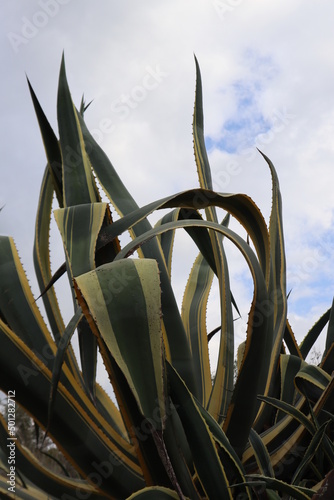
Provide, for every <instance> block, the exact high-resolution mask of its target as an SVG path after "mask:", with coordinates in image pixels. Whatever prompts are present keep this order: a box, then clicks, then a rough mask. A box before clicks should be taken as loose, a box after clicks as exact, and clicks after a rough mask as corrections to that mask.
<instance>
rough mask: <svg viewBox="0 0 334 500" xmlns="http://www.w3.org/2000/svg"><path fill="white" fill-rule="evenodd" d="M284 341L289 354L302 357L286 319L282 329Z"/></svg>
mask: <svg viewBox="0 0 334 500" xmlns="http://www.w3.org/2000/svg"><path fill="white" fill-rule="evenodd" d="M284 342H285V343H286V346H287V348H288V349H289V351H290V354H292V355H293V356H297V357H299V358H300V359H304V358H303V355H302V353H301V350H300V349H299V346H298V344H297V340H296V337H295V335H294V333H293V331H292V328H291V325H290V323H289V321H288V320H286V326H285V331H284Z"/></svg>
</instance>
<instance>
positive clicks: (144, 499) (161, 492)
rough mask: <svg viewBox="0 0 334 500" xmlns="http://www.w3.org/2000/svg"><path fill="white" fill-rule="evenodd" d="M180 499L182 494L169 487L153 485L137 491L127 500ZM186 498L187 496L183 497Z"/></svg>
mask: <svg viewBox="0 0 334 500" xmlns="http://www.w3.org/2000/svg"><path fill="white" fill-rule="evenodd" d="M171 498H172V499H176V500H178V499H179V498H180V496H179V495H178V494H177V493H175V491H172V490H170V489H168V488H163V487H160V486H151V487H149V488H144V489H142V490H140V491H137V492H136V493H134V494H133V495H131V496H130V497H128V498H127V500H135V499H136V500H170V499H171ZM181 498H182V499H184V500H185V497H181Z"/></svg>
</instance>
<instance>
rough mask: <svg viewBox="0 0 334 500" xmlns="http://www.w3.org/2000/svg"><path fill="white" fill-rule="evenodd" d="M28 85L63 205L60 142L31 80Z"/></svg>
mask: <svg viewBox="0 0 334 500" xmlns="http://www.w3.org/2000/svg"><path fill="white" fill-rule="evenodd" d="M27 80H28V79H27ZM28 85H29V90H30V95H31V98H32V101H33V105H34V108H35V113H36V116H37V120H38V124H39V128H40V131H41V135H42V139H43V144H44V148H45V153H46V157H47V160H48V164H47V168H48V171H49V174H50V176H51V179H52V185H53V189H54V190H55V193H56V196H57V200H58V203H59V206H60V207H63V179H62V177H63V174H62V158H61V152H60V147H59V142H58V139H57V137H56V135H55V133H54V131H53V130H52V127H51V125H50V124H49V122H48V120H47V118H46V116H45V114H44V111H43V109H42V107H41V105H40V103H39V101H38V99H37V97H36V94H35V92H34V90H33V88H32V86H31V84H30V82H29V80H28Z"/></svg>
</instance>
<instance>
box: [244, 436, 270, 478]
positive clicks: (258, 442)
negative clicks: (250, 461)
mask: <svg viewBox="0 0 334 500" xmlns="http://www.w3.org/2000/svg"><path fill="white" fill-rule="evenodd" d="M249 442H250V444H251V447H252V448H253V450H254V455H255V458H256V462H257V465H258V467H259V470H260V473H261V474H263V475H264V476H269V477H275V473H274V469H273V467H272V465H271V461H270V455H269V453H268V450H267V448H266V447H265V445H264V443H263V441H262V439H261V437H260V436H259V435H258V433H257V432H256V431H255V430H254V429H251V430H250V433H249Z"/></svg>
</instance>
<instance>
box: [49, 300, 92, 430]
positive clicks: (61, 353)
mask: <svg viewBox="0 0 334 500" xmlns="http://www.w3.org/2000/svg"><path fill="white" fill-rule="evenodd" d="M82 318H83V312H82V310H81V308H80V307H78V309H77V311H76V313H75V314H74V316H73V318H72V319H71V321H70V322H69V324H68V325H67V327H66V328H65V331H64V333H63V335H62V338H61V342H60V343H59V344H58V348H57V354H56V357H55V360H54V365H53V371H52V381H51V391H50V397H49V408H48V425H47V427H46V432H48V430H49V427H50V422H51V419H52V414H53V408H54V404H55V399H56V394H57V387H58V382H59V379H60V375H61V369H62V364H63V362H64V358H65V355H66V351H67V348H68V346H69V343H70V341H71V338H72V336H73V333H74V332H75V330H76V328H77V326H78V324H79V323H80V321H81V320H82Z"/></svg>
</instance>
